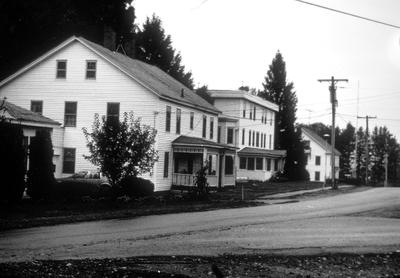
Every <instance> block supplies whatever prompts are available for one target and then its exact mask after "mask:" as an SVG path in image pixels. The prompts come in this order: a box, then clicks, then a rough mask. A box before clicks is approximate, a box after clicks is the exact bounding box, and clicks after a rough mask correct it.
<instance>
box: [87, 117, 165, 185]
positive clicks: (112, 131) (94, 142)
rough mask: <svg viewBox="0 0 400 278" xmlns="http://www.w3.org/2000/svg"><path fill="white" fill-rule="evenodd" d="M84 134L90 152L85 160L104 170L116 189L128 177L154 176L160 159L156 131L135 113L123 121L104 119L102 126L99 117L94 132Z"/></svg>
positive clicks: (94, 124) (95, 121)
mask: <svg viewBox="0 0 400 278" xmlns="http://www.w3.org/2000/svg"><path fill="white" fill-rule="evenodd" d="M83 133H84V135H85V137H86V141H87V147H88V148H89V152H90V155H87V156H85V158H86V159H87V160H89V161H90V162H91V163H93V164H94V165H96V166H99V167H100V170H101V172H102V173H103V174H104V175H105V176H106V177H107V178H108V180H109V181H110V183H111V186H113V187H114V188H116V187H117V186H119V183H120V181H121V180H122V179H123V178H125V177H128V176H133V177H136V176H138V175H140V174H144V173H148V172H150V171H151V170H152V168H153V166H154V163H155V162H156V161H157V159H158V156H157V151H156V150H155V149H154V143H155V137H156V131H155V129H154V128H152V127H150V126H148V125H143V124H141V120H140V118H134V117H133V113H132V112H130V113H124V116H123V120H122V121H119V120H111V119H110V120H106V118H105V117H102V121H101V122H100V120H99V116H98V115H97V114H96V115H95V119H94V122H93V127H92V132H88V131H87V130H86V128H83Z"/></svg>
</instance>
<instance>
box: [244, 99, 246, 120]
mask: <svg viewBox="0 0 400 278" xmlns="http://www.w3.org/2000/svg"><path fill="white" fill-rule="evenodd" d="M243 118H246V103H243Z"/></svg>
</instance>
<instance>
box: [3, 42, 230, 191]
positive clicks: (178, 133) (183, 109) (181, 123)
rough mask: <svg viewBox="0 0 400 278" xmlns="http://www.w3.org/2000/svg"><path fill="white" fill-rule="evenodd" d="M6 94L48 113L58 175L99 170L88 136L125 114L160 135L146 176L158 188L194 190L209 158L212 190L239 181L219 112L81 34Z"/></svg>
mask: <svg viewBox="0 0 400 278" xmlns="http://www.w3.org/2000/svg"><path fill="white" fill-rule="evenodd" d="M3 97H6V98H7V102H8V103H11V105H14V106H15V107H19V108H21V109H24V111H26V110H30V111H33V112H35V113H36V114H38V115H42V116H43V117H44V118H41V120H42V121H43V123H40V122H36V123H35V126H36V128H40V127H41V125H42V126H43V127H47V128H51V129H52V141H53V147H54V158H53V163H54V164H55V176H56V177H57V178H60V177H65V176H68V175H71V174H73V173H76V172H79V171H82V170H95V169H96V167H95V166H94V165H92V164H91V163H90V162H89V161H87V160H86V159H85V158H84V157H83V155H85V154H88V149H87V147H86V140H85V137H84V135H83V132H82V128H83V127H86V128H88V129H89V130H90V129H91V126H92V123H93V120H94V115H95V114H96V113H97V114H98V115H99V116H106V117H122V115H123V113H124V112H130V111H132V112H133V113H134V115H135V116H136V117H140V118H141V119H142V123H144V124H147V125H150V126H152V127H154V128H155V129H156V130H157V137H156V145H155V148H156V150H157V151H158V154H159V160H158V162H157V163H156V164H155V166H154V169H153V172H152V173H151V174H149V175H146V178H148V179H150V180H152V181H153V182H154V184H155V189H156V191H161V190H169V189H170V188H171V186H172V185H192V184H193V176H194V174H195V173H196V171H197V170H198V169H199V168H200V166H201V164H202V162H203V161H209V163H210V165H211V167H210V170H209V176H208V181H209V183H210V185H212V186H225V185H234V183H235V178H236V176H235V174H236V171H235V155H236V149H235V145H234V144H229V143H228V144H225V143H218V142H217V132H218V115H219V114H220V111H219V110H218V109H217V108H216V107H214V106H213V105H211V104H209V103H208V102H207V101H205V100H204V99H202V98H201V97H199V96H198V95H197V94H195V93H194V92H192V91H191V90H190V89H188V88H187V87H185V86H184V85H182V84H181V83H180V82H178V81H176V80H175V79H173V78H172V77H171V76H169V75H168V74H166V73H165V72H163V71H162V70H160V69H159V68H157V67H155V66H151V65H149V64H146V63H143V62H141V61H138V60H134V59H130V58H128V57H127V56H124V55H122V54H120V53H116V52H112V51H110V50H108V49H106V48H104V47H102V46H100V45H98V44H95V43H93V42H90V41H88V40H86V39H84V38H82V37H75V36H74V37H71V38H69V39H68V40H66V41H64V42H63V43H61V44H60V45H58V46H57V47H55V48H53V49H51V50H50V51H49V52H47V53H46V54H44V55H43V56H41V57H39V58H38V59H36V60H35V61H33V62H32V63H30V64H29V65H27V66H25V67H24V68H22V69H21V70H19V71H18V72H16V73H15V74H13V75H11V76H9V77H8V78H6V79H4V80H3V81H1V82H0V98H3ZM45 119H47V120H49V121H47V120H45ZM59 123H60V124H59ZM26 136H27V137H28V138H27V140H29V137H30V136H34V134H32V133H27V134H26Z"/></svg>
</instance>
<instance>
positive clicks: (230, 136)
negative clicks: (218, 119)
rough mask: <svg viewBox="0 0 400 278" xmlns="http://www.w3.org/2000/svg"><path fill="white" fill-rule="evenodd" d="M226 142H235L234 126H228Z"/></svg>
mask: <svg viewBox="0 0 400 278" xmlns="http://www.w3.org/2000/svg"><path fill="white" fill-rule="evenodd" d="M226 143H227V144H233V128H232V127H228V132H227V137H226Z"/></svg>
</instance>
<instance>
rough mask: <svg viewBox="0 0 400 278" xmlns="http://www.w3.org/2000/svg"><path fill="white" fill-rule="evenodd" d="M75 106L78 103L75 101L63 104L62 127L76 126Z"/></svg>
mask: <svg viewBox="0 0 400 278" xmlns="http://www.w3.org/2000/svg"><path fill="white" fill-rule="evenodd" d="M77 105H78V103H77V102H76V101H66V102H65V111H64V112H65V113H64V126H69V127H75V126H76V110H77Z"/></svg>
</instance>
